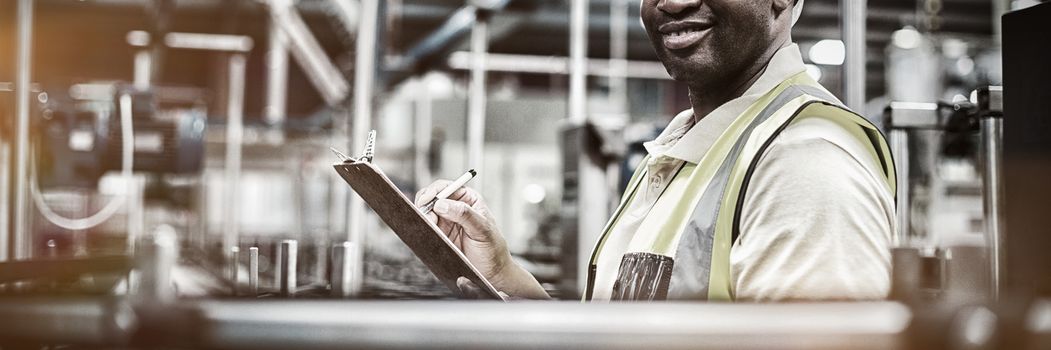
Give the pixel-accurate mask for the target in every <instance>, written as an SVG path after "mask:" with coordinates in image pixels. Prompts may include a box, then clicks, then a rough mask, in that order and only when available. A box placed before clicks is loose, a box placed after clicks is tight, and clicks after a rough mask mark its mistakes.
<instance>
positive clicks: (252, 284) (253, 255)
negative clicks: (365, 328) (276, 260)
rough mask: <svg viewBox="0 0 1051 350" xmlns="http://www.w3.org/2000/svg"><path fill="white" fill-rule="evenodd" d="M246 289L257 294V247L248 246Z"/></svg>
mask: <svg viewBox="0 0 1051 350" xmlns="http://www.w3.org/2000/svg"><path fill="white" fill-rule="evenodd" d="M248 290H249V291H251V292H252V296H253V297H255V296H257V295H259V248H258V247H251V248H248Z"/></svg>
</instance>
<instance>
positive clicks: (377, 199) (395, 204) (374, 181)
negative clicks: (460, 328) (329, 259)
mask: <svg viewBox="0 0 1051 350" xmlns="http://www.w3.org/2000/svg"><path fill="white" fill-rule="evenodd" d="M337 154H339V153H338V152H337ZM345 159H346V160H345V161H344V162H340V163H336V164H334V165H333V167H334V168H335V169H336V172H337V173H339V176H341V177H343V180H345V181H346V182H347V184H349V185H350V187H351V188H352V189H354V192H357V193H358V195H360V196H361V198H362V199H364V200H365V203H368V205H369V207H371V208H372V210H373V211H375V212H376V214H377V215H379V217H380V219H383V222H384V223H386V224H387V226H390V228H391V229H392V230H394V233H395V234H397V235H398V238H400V239H401V241H402V242H404V243H405V245H407V246H409V249H411V250H412V252H413V254H416V256H417V257H419V258H420V261H423V264H424V265H426V266H427V268H428V269H430V270H431V273H433V274H434V276H436V277H438V280H440V281H441V282H442V283H444V284H445V285H446V286H447V287H449V289H451V290H452V291H453V292H455V293H456V294H457V295H461V296H462V294H461V292H460V288H459V287H457V286H456V279H457V278H459V277H461V276H462V277H466V278H467V279H469V280H471V282H474V284H475V285H477V286H478V287H479V288H481V289H482V291H483V293H485V296H487V297H489V298H491V299H495V300H501V301H506V300H504V298H503V297H502V296H500V293H498V292H497V290H496V288H495V287H493V285H492V283H489V280H487V279H486V278H485V277H484V276H482V274H481V273H479V272H478V269H476V268H475V267H474V265H472V264H471V262H470V261H468V260H467V257H466V256H464V255H463V252H461V251H460V249H459V248H457V247H456V246H455V245H453V243H452V241H450V240H449V237H447V236H445V234H444V233H442V231H441V229H439V228H438V226H437V225H435V224H434V223H432V222H430V221H429V220H427V218H426V217H425V216H424V215H423V213H421V212H420V210H419V209H418V208H416V206H415V205H413V203H412V201H410V200H409V198H407V197H405V194H403V193H402V192H401V191H400V190H398V188H397V187H396V186H395V185H394V183H393V182H391V181H390V178H388V177H387V175H386V174H384V173H383V171H382V170H380V168H379V167H377V166H375V165H373V164H372V163H371V162H369V161H368V160H371V157H367V158H366V157H362V158H360V159H352V158H349V157H346V158H345Z"/></svg>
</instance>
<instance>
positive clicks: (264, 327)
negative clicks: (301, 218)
mask: <svg viewBox="0 0 1051 350" xmlns="http://www.w3.org/2000/svg"><path fill="white" fill-rule="evenodd" d="M191 309H193V310H198V312H197V314H198V315H200V317H202V319H201V320H200V321H198V323H199V324H202V325H208V328H207V329H206V332H207V336H203V337H200V338H198V339H200V341H201V342H202V343H200V344H194V346H192V347H200V348H215V349H288V348H295V349H332V348H346V347H347V346H348V344H353V345H352V346H353V347H355V348H362V349H494V348H499V349H642V348H662V349H698V348H739V349H774V348H777V349H843V348H851V349H896V348H903V347H904V346H906V343H905V341H906V338H905V337H906V333H905V332H906V330H907V328H908V325H909V323H910V320H911V318H912V313H911V312H910V310H909V309H908V308H906V307H905V306H904V305H901V304H898V303H887V302H882V303H839V304H800V303H797V304H763V305H748V304H704V303H645V304H633V303H623V304H602V305H595V304H581V303H579V302H568V301H567V302H550V301H548V302H528V301H523V302H519V303H509V304H506V303H456V302H443V303H436V302H420V301H400V302H353V301H342V300H340V301H335V300H326V301H283V302H262V301H255V302H221V301H202V302H200V303H197V305H196V307H194V308H191ZM348 315H353V317H348ZM449 315H457V316H456V318H457V321H456V322H450V320H449ZM508 315H514V317H508ZM698 315H720V317H698ZM640 320H642V321H640ZM173 328H175V327H168V328H167V329H173Z"/></svg>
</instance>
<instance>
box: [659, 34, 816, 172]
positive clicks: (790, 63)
mask: <svg viewBox="0 0 1051 350" xmlns="http://www.w3.org/2000/svg"><path fill="white" fill-rule="evenodd" d="M805 70H806V66H805V65H804V64H803V57H802V55H800V53H799V46H797V45H796V44H794V43H793V44H790V45H788V46H785V47H783V48H781V49H780V50H777V52H776V53H774V57H773V58H771V59H770V63H769V64H768V65H767V67H766V71H764V72H763V74H762V75H760V76H759V79H758V80H756V81H755V83H754V84H752V86H751V87H749V88H748V90H745V93H744V94H743V95H741V97H738V98H735V99H733V100H730V101H729V102H726V103H724V104H723V105H722V106H719V107H718V108H716V109H715V110H714V111H712V112H711V113H710V114H708V115H707V116H705V117H704V118H701V120H700V121H698V122H697V124H696V125H693V127H691V128H689V131H687V132H686V133H685V134H684V135H682V137H681V138H678V140H677V141H675V140H673V139H672V140H669V139H670V138H672V137H673V136H675V135H673V133H675V131H676V130H678V129H680V128H682V127H684V126H688V125H689V124H690V123H692V118H693V110H692V109H687V110H685V111H682V112H681V113H679V114H678V115H676V116H675V118H674V119H672V121H671V122H670V123H668V127H667V128H665V129H664V132H662V133H661V135H660V136H658V137H657V139H656V140H654V141H652V142H647V144H646V145H645V146H646V149H647V151H650V153H651V156H655V154H653V152H652V151H653V150H657V149H660V150H661V151H664V152H660V153H664V154H663V155H666V156H669V157H673V158H678V159H682V160H685V161H687V162H690V163H699V162H700V161H701V158H703V157H704V155H705V153H708V150H709V149H710V148H711V147H712V144H713V143H715V140H716V139H718V138H719V136H721V135H722V133H723V131H725V130H726V128H727V127H729V126H730V124H731V123H733V121H734V120H735V119H737V117H738V116H739V115H741V113H744V112H745V110H747V109H748V107H750V106H751V105H752V104H753V103H755V101H757V100H759V98H760V97H762V96H763V95H764V94H766V93H767V92H768V91H770V90H772V89H773V88H775V87H777V85H778V84H781V82H782V81H784V80H785V79H788V78H790V77H792V76H793V75H796V74H799V73H800V72H803V71H805ZM662 141H664V142H662ZM658 145H667V149H664V148H665V147H656V146H658Z"/></svg>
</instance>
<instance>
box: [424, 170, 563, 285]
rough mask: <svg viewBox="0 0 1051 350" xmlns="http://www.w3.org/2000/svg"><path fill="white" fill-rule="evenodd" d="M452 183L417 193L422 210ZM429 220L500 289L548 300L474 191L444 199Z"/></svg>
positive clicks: (437, 184) (441, 182) (458, 192)
mask: <svg viewBox="0 0 1051 350" xmlns="http://www.w3.org/2000/svg"><path fill="white" fill-rule="evenodd" d="M450 183H452V181H448V180H438V181H436V182H434V183H433V184H431V185H430V186H427V187H425V188H424V189H422V190H420V192H419V193H417V194H416V206H417V207H420V206H423V205H425V204H427V202H430V201H431V199H434V197H435V196H436V195H437V194H438V192H440V191H441V190H442V189H444V188H445V187H446V186H448V185H449V184H450ZM427 219H428V220H431V222H434V223H436V224H437V225H438V228H440V229H441V230H442V232H444V233H445V234H446V235H447V236H448V237H449V240H450V241H452V243H453V244H454V245H455V246H456V247H457V248H459V249H460V251H461V252H463V254H464V256H466V257H467V260H469V261H470V262H471V264H473V265H474V266H475V268H477V269H478V271H479V272H480V273H481V274H482V276H483V277H485V278H486V279H487V280H489V281H490V282H492V283H493V286H494V287H496V288H497V290H501V291H507V293H508V294H510V295H513V296H516V297H521V298H530V299H547V298H549V297H548V295H547V293H546V292H545V291H544V289H543V288H542V287H541V286H540V284H539V283H538V282H537V281H536V279H535V278H533V276H532V275H531V274H529V272H527V271H525V269H523V268H522V267H521V266H518V264H515V263H514V261H512V260H511V253H510V251H509V250H508V249H507V241H506V240H504V237H503V235H501V234H500V232H499V230H498V229H497V228H496V221H495V220H493V217H492V214H491V212H490V211H489V206H488V205H486V204H485V200H484V199H482V196H481V195H480V194H478V192H476V191H474V190H473V189H470V188H467V187H464V188H460V189H458V190H456V192H453V194H452V195H450V196H449V198H448V199H441V200H438V202H436V203H435V205H434V210H433V211H432V212H430V213H428V214H427Z"/></svg>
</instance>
